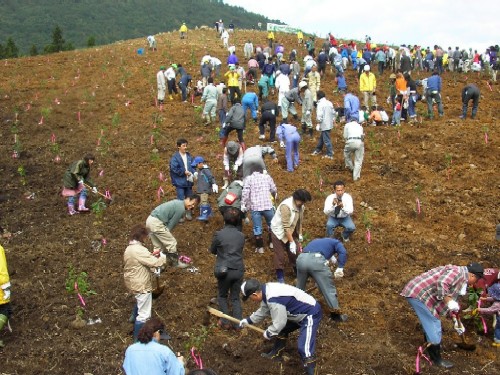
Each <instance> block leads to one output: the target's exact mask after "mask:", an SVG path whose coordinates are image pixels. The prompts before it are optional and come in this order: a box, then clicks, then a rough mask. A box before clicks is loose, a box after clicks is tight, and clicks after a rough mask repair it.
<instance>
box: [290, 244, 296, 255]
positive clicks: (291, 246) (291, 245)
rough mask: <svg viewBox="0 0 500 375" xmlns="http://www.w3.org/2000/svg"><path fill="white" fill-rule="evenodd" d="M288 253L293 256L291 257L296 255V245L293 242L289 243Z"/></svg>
mask: <svg viewBox="0 0 500 375" xmlns="http://www.w3.org/2000/svg"><path fill="white" fill-rule="evenodd" d="M290 252H291V253H292V254H293V255H296V254H297V244H296V243H295V242H293V241H292V242H290Z"/></svg>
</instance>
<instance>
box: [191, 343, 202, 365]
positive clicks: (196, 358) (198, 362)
mask: <svg viewBox="0 0 500 375" xmlns="http://www.w3.org/2000/svg"><path fill="white" fill-rule="evenodd" d="M191 357H192V358H193V361H194V363H196V366H198V368H199V369H200V370H202V369H203V362H202V360H201V356H200V354H199V353H198V355H196V348H195V347H194V346H193V347H192V348H191Z"/></svg>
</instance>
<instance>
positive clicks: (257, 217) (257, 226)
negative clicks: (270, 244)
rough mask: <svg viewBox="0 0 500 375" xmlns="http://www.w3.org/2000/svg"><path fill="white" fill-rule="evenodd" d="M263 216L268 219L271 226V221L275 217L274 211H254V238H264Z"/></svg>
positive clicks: (267, 221)
mask: <svg viewBox="0 0 500 375" xmlns="http://www.w3.org/2000/svg"><path fill="white" fill-rule="evenodd" d="M262 216H264V219H266V223H267V225H268V226H271V220H272V219H273V216H274V210H273V209H271V210H266V211H252V222H253V234H254V236H262Z"/></svg>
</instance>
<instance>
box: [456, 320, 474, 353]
mask: <svg viewBox="0 0 500 375" xmlns="http://www.w3.org/2000/svg"><path fill="white" fill-rule="evenodd" d="M453 321H454V322H455V326H456V327H459V328H460V327H461V328H462V330H463V332H464V333H459V334H458V335H459V336H460V338H461V339H462V342H457V343H456V345H457V348H460V349H463V350H468V351H474V350H476V345H475V344H469V343H467V341H466V340H465V329H464V325H463V324H462V321H461V320H460V318H458V317H456V316H454V317H453Z"/></svg>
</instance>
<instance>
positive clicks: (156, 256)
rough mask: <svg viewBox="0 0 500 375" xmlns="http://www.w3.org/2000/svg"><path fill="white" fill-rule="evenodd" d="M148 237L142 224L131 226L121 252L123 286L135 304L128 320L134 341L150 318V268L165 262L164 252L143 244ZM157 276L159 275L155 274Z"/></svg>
mask: <svg viewBox="0 0 500 375" xmlns="http://www.w3.org/2000/svg"><path fill="white" fill-rule="evenodd" d="M147 237H148V231H147V229H146V227H144V225H142V224H139V225H136V226H134V227H133V228H132V230H131V231H130V236H129V243H128V246H127V248H126V249H125V253H124V254H123V264H124V265H123V278H124V279H125V286H126V287H127V289H128V290H129V292H130V293H133V294H134V296H135V300H136V304H135V306H134V310H133V311H132V316H131V317H130V320H131V321H132V322H133V323H134V342H135V341H137V336H138V334H139V330H140V329H141V328H142V326H143V325H144V323H145V322H146V321H147V320H148V319H149V318H151V306H152V302H153V299H152V298H153V297H152V294H151V291H152V290H153V286H152V282H151V278H152V276H153V275H152V273H151V268H153V267H163V266H164V265H165V263H166V262H167V257H166V255H165V254H163V253H161V252H160V251H159V250H157V251H156V252H155V253H151V252H150V251H149V250H148V249H147V248H146V247H145V246H144V245H143V244H144V242H145V241H146V239H147ZM157 277H159V275H157Z"/></svg>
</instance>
